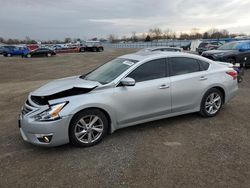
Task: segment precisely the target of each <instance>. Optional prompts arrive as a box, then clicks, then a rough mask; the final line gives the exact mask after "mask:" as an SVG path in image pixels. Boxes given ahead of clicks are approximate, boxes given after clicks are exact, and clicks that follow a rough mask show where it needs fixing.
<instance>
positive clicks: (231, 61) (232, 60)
mask: <svg viewBox="0 0 250 188" xmlns="http://www.w3.org/2000/svg"><path fill="white" fill-rule="evenodd" d="M227 62H229V63H232V64H233V65H234V64H235V63H236V59H234V58H231V57H230V58H228V59H227Z"/></svg>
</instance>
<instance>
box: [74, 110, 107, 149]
mask: <svg viewBox="0 0 250 188" xmlns="http://www.w3.org/2000/svg"><path fill="white" fill-rule="evenodd" d="M86 116H97V117H98V118H99V119H100V120H101V122H102V123H103V130H102V133H100V136H99V137H98V139H96V140H95V141H93V142H89V143H84V142H83V141H82V142H81V141H80V140H79V139H78V138H77V137H76V135H75V130H76V129H77V128H78V127H77V124H78V123H79V121H80V120H81V119H82V118H84V117H86ZM107 132H108V119H107V117H106V116H105V114H104V113H103V112H102V111H100V110H98V109H86V110H83V111H80V112H78V113H77V114H76V115H75V116H74V117H73V118H72V120H71V122H70V126H69V140H70V143H71V144H72V145H74V146H77V147H90V146H94V145H96V144H98V143H99V142H100V141H101V140H102V139H103V138H104V137H105V136H106V134H107ZM86 134H87V135H86ZM86 134H85V135H86V136H87V137H88V133H86Z"/></svg>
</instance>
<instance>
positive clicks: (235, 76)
mask: <svg viewBox="0 0 250 188" xmlns="http://www.w3.org/2000/svg"><path fill="white" fill-rule="evenodd" d="M226 73H227V74H228V75H230V76H232V77H233V79H234V80H236V79H237V72H236V71H234V70H233V71H228V72H226Z"/></svg>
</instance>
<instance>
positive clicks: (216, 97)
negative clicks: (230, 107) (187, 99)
mask: <svg viewBox="0 0 250 188" xmlns="http://www.w3.org/2000/svg"><path fill="white" fill-rule="evenodd" d="M222 103H223V95H222V93H221V92H220V91H219V90H218V89H216V88H212V89H210V90H208V91H207V92H206V93H205V95H204V96H203V98H202V101H201V107H200V114H201V115H202V116H204V117H213V116H215V115H216V114H217V113H218V112H219V111H220V109H221V107H222Z"/></svg>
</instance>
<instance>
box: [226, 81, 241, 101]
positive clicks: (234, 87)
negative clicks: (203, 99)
mask: <svg viewBox="0 0 250 188" xmlns="http://www.w3.org/2000/svg"><path fill="white" fill-rule="evenodd" d="M237 91H238V82H237V79H236V80H234V82H233V84H232V83H231V84H228V86H227V92H226V97H225V103H227V102H228V101H230V100H231V99H233V98H234V97H235V96H236V95H237Z"/></svg>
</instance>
